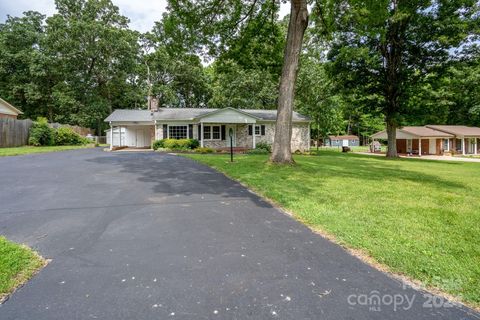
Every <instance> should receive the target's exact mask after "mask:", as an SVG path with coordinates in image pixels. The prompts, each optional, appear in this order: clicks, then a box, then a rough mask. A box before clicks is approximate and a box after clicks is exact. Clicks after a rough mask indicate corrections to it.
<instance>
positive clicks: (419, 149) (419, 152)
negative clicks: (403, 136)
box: [418, 138, 422, 157]
mask: <svg viewBox="0 0 480 320" xmlns="http://www.w3.org/2000/svg"><path fill="white" fill-rule="evenodd" d="M418 156H419V157H421V156H422V139H421V138H419V139H418Z"/></svg>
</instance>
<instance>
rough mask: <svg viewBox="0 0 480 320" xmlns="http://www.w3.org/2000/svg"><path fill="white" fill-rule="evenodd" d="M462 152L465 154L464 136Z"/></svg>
mask: <svg viewBox="0 0 480 320" xmlns="http://www.w3.org/2000/svg"><path fill="white" fill-rule="evenodd" d="M462 154H463V155H465V137H463V138H462Z"/></svg>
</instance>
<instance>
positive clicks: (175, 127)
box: [167, 124, 188, 140]
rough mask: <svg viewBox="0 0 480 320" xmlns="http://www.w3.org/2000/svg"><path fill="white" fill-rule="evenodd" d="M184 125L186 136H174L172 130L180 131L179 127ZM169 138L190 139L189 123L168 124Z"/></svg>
mask: <svg viewBox="0 0 480 320" xmlns="http://www.w3.org/2000/svg"><path fill="white" fill-rule="evenodd" d="M179 127H182V128H183V129H182V131H183V130H185V138H177V137H175V138H174V137H172V134H171V132H172V131H171V130H176V132H174V133H178V128H179ZM167 134H168V139H177V140H178V139H188V125H186V124H174V125H168V132H167Z"/></svg>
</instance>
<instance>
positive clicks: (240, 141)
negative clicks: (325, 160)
mask: <svg viewBox="0 0 480 320" xmlns="http://www.w3.org/2000/svg"><path fill="white" fill-rule="evenodd" d="M259 124H263V125H265V135H264V136H256V137H255V143H259V142H266V143H268V144H270V145H272V144H273V139H274V137H275V123H259ZM309 139H310V134H309V125H308V123H294V124H293V127H292V143H291V147H292V151H293V152H295V151H297V150H300V151H307V150H308V149H309V143H308V142H309ZM237 146H238V147H248V148H252V146H253V137H252V136H249V135H248V125H244V124H242V125H238V126H237Z"/></svg>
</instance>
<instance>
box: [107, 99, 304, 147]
mask: <svg viewBox="0 0 480 320" xmlns="http://www.w3.org/2000/svg"><path fill="white" fill-rule="evenodd" d="M276 117H277V111H276V110H253V109H234V108H230V107H228V108H223V109H205V108H159V109H158V110H155V111H151V110H125V109H117V110H115V111H114V112H113V113H112V114H110V115H109V116H108V117H107V118H106V119H105V121H106V122H108V123H109V124H110V129H109V130H107V143H109V144H110V149H111V150H113V149H116V148H123V147H130V148H150V146H151V144H152V142H153V141H154V140H160V139H165V138H173V139H186V138H193V139H197V140H199V142H200V145H201V146H202V147H210V148H214V149H222V148H229V147H230V133H231V134H232V138H233V139H232V144H233V147H234V148H238V149H254V148H255V147H256V144H257V143H259V142H266V143H269V144H272V143H273V138H274V135H275V121H276ZM292 122H293V128H292V140H291V149H292V151H297V150H299V151H307V150H309V149H310V119H309V118H308V117H306V116H303V115H301V114H299V113H297V112H293V119H292ZM112 131H113V135H112Z"/></svg>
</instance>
